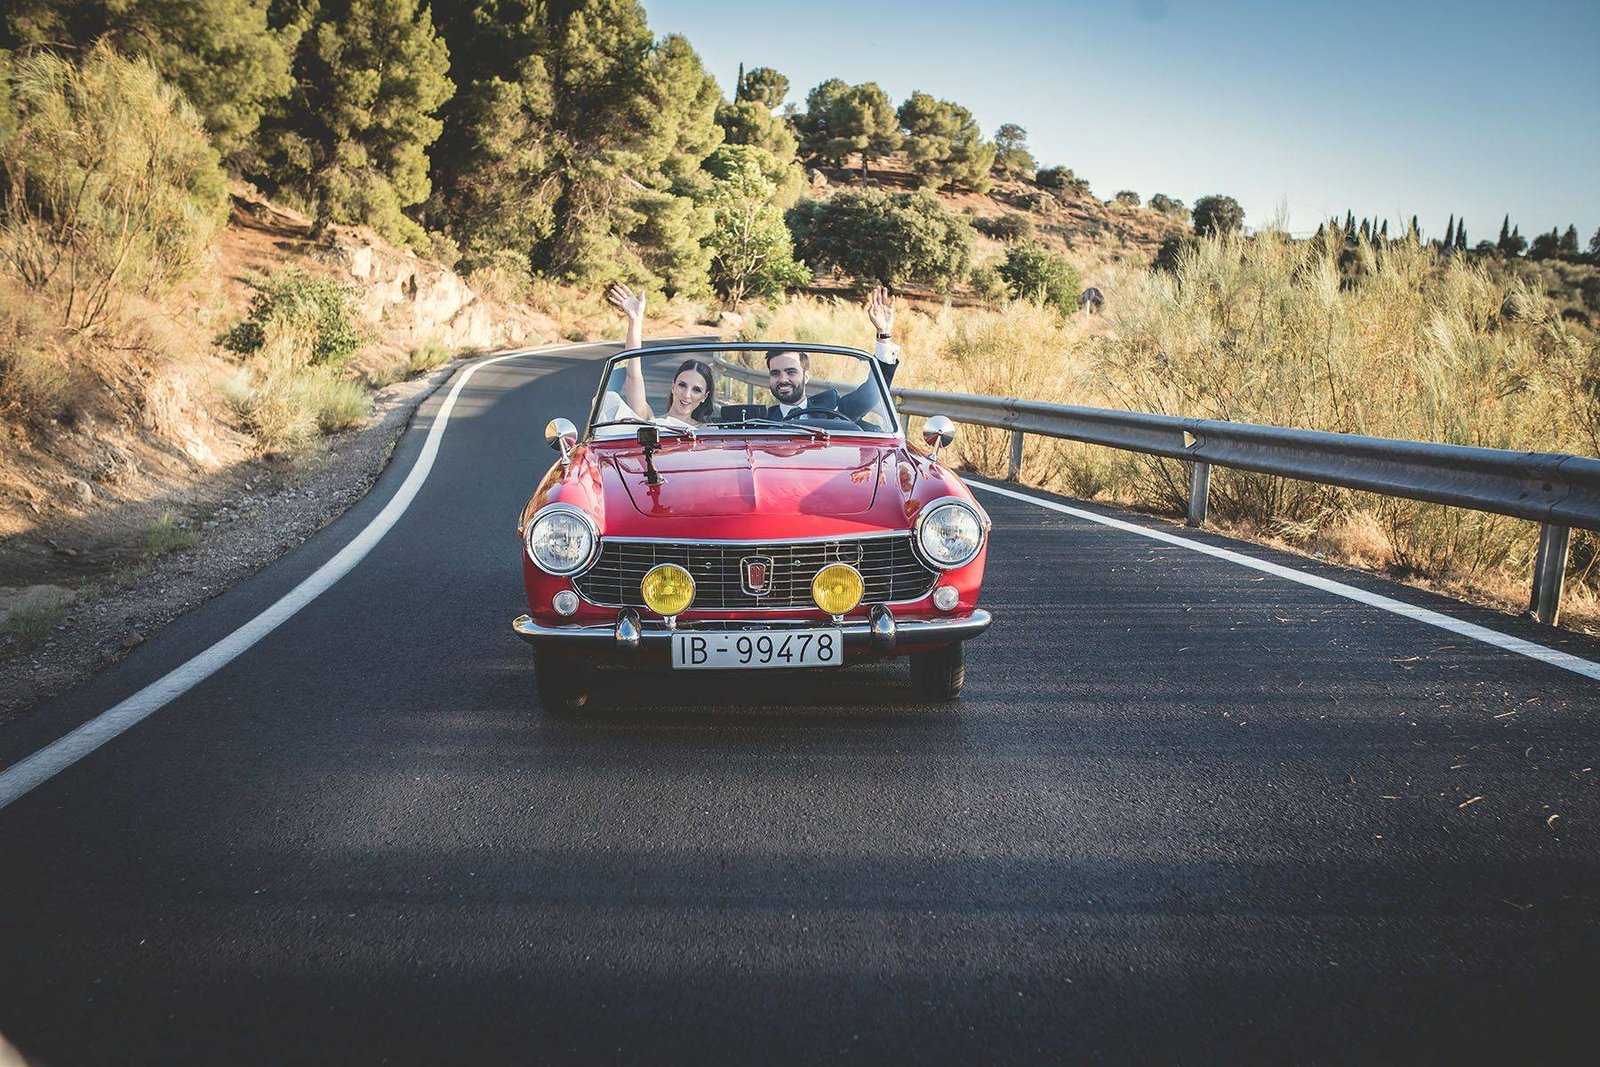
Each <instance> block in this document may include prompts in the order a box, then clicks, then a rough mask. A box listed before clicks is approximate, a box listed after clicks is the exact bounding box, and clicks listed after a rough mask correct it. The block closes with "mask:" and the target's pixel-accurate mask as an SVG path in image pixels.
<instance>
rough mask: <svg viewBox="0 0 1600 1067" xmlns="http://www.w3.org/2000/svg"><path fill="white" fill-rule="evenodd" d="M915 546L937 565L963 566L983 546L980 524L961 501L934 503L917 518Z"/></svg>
mask: <svg viewBox="0 0 1600 1067" xmlns="http://www.w3.org/2000/svg"><path fill="white" fill-rule="evenodd" d="M917 547H918V548H920V549H921V550H922V554H923V556H924V557H926V558H927V560H928V562H930V563H932V564H934V565H935V566H937V567H944V568H946V569H949V568H952V567H960V566H964V565H965V564H968V563H971V562H972V560H973V559H974V558H976V557H977V555H978V549H980V548H982V547H983V523H982V522H981V521H979V519H978V513H977V512H976V511H974V510H973V509H972V508H971V507H970V506H969V505H967V504H965V503H962V502H961V501H958V500H949V501H946V502H944V503H943V504H935V505H934V506H933V507H931V508H929V509H928V510H926V511H924V512H923V513H922V515H921V516H919V517H918V519H917Z"/></svg>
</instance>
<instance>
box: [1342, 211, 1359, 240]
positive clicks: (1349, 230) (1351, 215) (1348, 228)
mask: <svg viewBox="0 0 1600 1067" xmlns="http://www.w3.org/2000/svg"><path fill="white" fill-rule="evenodd" d="M1344 232H1345V235H1346V236H1349V235H1350V234H1353V233H1355V232H1356V216H1355V212H1353V211H1349V210H1346V211H1345V213H1344Z"/></svg>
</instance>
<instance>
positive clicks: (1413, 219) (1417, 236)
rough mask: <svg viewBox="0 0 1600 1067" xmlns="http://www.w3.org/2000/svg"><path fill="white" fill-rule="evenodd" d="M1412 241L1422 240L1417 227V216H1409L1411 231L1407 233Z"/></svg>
mask: <svg viewBox="0 0 1600 1067" xmlns="http://www.w3.org/2000/svg"><path fill="white" fill-rule="evenodd" d="M1407 236H1408V237H1410V238H1411V239H1412V240H1413V241H1420V240H1422V231H1421V230H1420V229H1419V228H1418V227H1417V217H1416V216H1415V215H1412V216H1411V232H1410V233H1409V234H1407Z"/></svg>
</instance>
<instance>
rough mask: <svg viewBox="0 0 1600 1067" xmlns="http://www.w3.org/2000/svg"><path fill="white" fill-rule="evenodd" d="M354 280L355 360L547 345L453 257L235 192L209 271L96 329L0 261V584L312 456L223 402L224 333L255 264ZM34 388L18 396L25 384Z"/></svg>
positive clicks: (228, 358)
mask: <svg viewBox="0 0 1600 1067" xmlns="http://www.w3.org/2000/svg"><path fill="white" fill-rule="evenodd" d="M291 268H293V269H299V270H303V271H306V272H307V273H310V274H314V275H321V276H325V277H329V278H333V279H336V280H338V281H339V282H342V283H344V284H346V285H348V286H349V287H350V288H351V291H352V304H353V307H354V311H355V317H356V319H357V320H358V322H359V324H360V327H361V329H362V330H363V331H364V332H365V335H366V339H367V341H368V343H367V344H366V345H364V346H363V347H362V349H361V350H360V352H359V354H358V355H357V357H356V359H355V361H354V363H353V367H354V369H355V371H356V372H357V374H359V375H360V376H361V377H362V378H364V379H365V380H367V381H369V382H372V383H374V384H377V383H382V382H385V381H389V380H392V379H394V378H396V377H399V376H403V369H404V368H405V367H406V365H407V363H408V361H409V360H410V357H411V353H412V352H414V351H416V350H418V349H420V348H423V347H424V346H439V347H442V348H443V349H444V350H446V351H448V352H449V353H452V354H455V353H460V352H463V351H467V350H472V349H491V348H497V347H503V346H509V345H521V344H538V343H542V342H545V341H548V340H551V339H552V338H554V337H555V335H556V332H557V329H558V327H557V323H556V322H555V320H553V319H552V318H550V317H549V316H548V315H544V314H541V313H539V312H537V311H535V310H533V309H532V308H530V307H528V306H526V305H520V304H516V305H513V304H505V303H497V302H495V301H493V300H490V299H488V298H486V297H485V296H483V295H481V294H478V293H476V292H474V291H473V289H472V288H471V287H470V286H469V285H468V284H467V283H466V282H465V281H464V280H463V279H462V278H461V277H459V276H457V275H456V274H455V273H453V272H452V271H450V270H448V269H446V268H444V267H441V266H439V265H438V264H436V263H431V262H429V261H427V260H425V259H421V258H418V257H417V256H416V255H414V254H412V253H411V252H408V251H401V250H398V249H396V248H394V247H393V246H391V245H389V244H387V243H385V242H384V241H382V240H380V239H378V238H377V237H375V236H374V235H373V234H372V233H371V232H370V231H365V230H361V229H357V228H354V227H335V228H332V229H331V230H329V231H328V232H326V233H324V234H321V235H315V236H314V235H313V233H312V226H311V223H310V220H308V219H306V218H305V217H304V216H302V215H299V214H297V213H295V212H293V211H290V210H287V209H285V208H282V207H279V206H275V205H273V204H271V203H268V202H267V201H266V200H265V199H263V198H262V197H260V196H259V195H257V194H256V193H255V192H254V191H253V190H252V189H250V188H248V187H246V186H242V185H240V186H235V187H234V188H233V190H232V218H231V221H230V224H229V226H228V227H227V228H226V229H225V230H224V231H223V234H222V236H221V238H220V239H219V240H218V241H217V243H216V245H215V248H214V249H213V256H212V262H211V264H210V266H209V269H207V270H206V271H204V272H203V273H202V276H201V277H199V278H197V279H195V280H194V281H192V282H190V283H189V284H187V285H186V286H185V287H183V288H182V289H180V290H179V291H178V292H176V293H174V294H171V295H170V296H168V297H166V298H164V299H163V300H162V301H160V302H159V303H157V302H155V301H151V300H148V299H144V298H141V297H139V296H138V295H135V294H128V295H126V296H125V297H124V298H123V299H122V300H121V302H120V306H119V307H118V309H117V311H116V312H115V314H113V315H112V316H110V318H109V320H108V321H107V322H106V324H105V325H104V326H103V327H100V328H98V329H96V330H95V331H92V332H89V333H82V332H79V333H71V332H68V331H65V330H62V329H60V328H59V327H58V326H57V325H56V323H55V321H54V317H53V315H52V313H51V310H50V309H49V308H48V307H47V306H45V302H44V301H41V300H40V299H39V298H38V296H37V295H36V294H34V293H32V292H30V291H28V290H26V289H24V288H23V287H22V286H21V285H20V284H19V283H17V282H16V281H14V280H13V279H11V278H9V277H3V276H0V349H4V350H6V351H0V356H3V357H4V363H5V366H6V368H7V373H8V375H10V376H11V377H13V378H14V379H16V380H15V381H12V382H0V386H5V387H7V388H6V393H7V397H6V401H7V402H6V403H5V404H4V405H3V406H0V586H3V585H8V584H17V583H32V582H40V581H49V580H56V579H70V578H72V577H74V576H76V575H82V574H85V573H91V572H94V571H96V570H101V569H104V568H105V567H107V566H114V565H117V564H121V563H126V562H130V561H135V560H138V559H140V558H141V557H143V556H144V555H145V554H147V552H148V551H149V548H150V546H149V541H150V539H151V537H153V536H159V534H152V531H160V530H162V529H169V530H170V529H173V528H176V529H178V530H180V531H181V530H182V529H184V528H185V527H187V526H188V525H190V524H191V522H192V521H196V520H199V519H201V518H202V517H203V516H204V515H205V514H206V513H207V512H208V511H209V510H210V509H212V508H214V507H216V506H218V505H219V504H220V502H221V501H223V500H224V499H226V498H228V497H229V496H230V495H231V494H235V493H238V492H241V491H246V490H255V489H258V488H260V487H262V486H263V485H267V484H276V483H279V482H282V481H284V480H285V479H292V478H294V477H295V476H296V469H297V463H298V461H299V460H301V459H303V458H304V457H293V456H289V457H285V456H278V457H267V456H264V455H263V454H262V449H261V448H260V447H259V443H258V442H257V441H256V440H254V439H253V438H252V436H251V434H250V432H249V430H248V427H247V426H246V425H245V424H244V422H243V421H242V420H241V418H240V417H239V415H238V412H237V411H236V405H235V404H233V403H232V402H231V401H230V397H229V391H230V386H231V385H232V383H234V382H235V381H236V379H237V377H238V374H239V373H240V369H241V367H240V363H241V361H240V357H238V356H237V355H235V354H233V353H231V352H228V351H226V350H225V349H223V348H222V347H220V346H219V345H218V344H217V339H218V337H219V336H220V335H221V334H222V333H223V332H225V331H226V330H227V329H228V328H229V327H230V326H232V325H233V324H234V323H236V322H238V321H239V320H240V319H241V318H242V317H243V316H244V314H245V312H246V309H247V308H248V306H249V303H250V299H251V296H252V294H253V292H254V290H253V289H252V288H251V286H250V284H249V283H250V280H251V279H252V278H255V277H260V276H266V275H272V274H275V273H278V272H282V271H284V270H287V269H291ZM23 389H27V390H29V392H28V393H26V394H24V393H21V392H19V391H20V390H23Z"/></svg>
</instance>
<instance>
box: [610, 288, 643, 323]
mask: <svg viewBox="0 0 1600 1067" xmlns="http://www.w3.org/2000/svg"><path fill="white" fill-rule="evenodd" d="M606 303H608V304H610V305H611V306H612V307H614V308H616V309H617V310H618V311H620V312H622V313H623V314H624V315H626V316H627V317H628V321H629V322H630V323H633V322H638V323H641V324H642V323H643V322H644V294H643V293H636V292H634V291H633V290H632V289H630V288H629V287H628V286H626V285H624V284H623V283H622V282H612V283H611V284H610V285H609V286H607V287H606Z"/></svg>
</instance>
